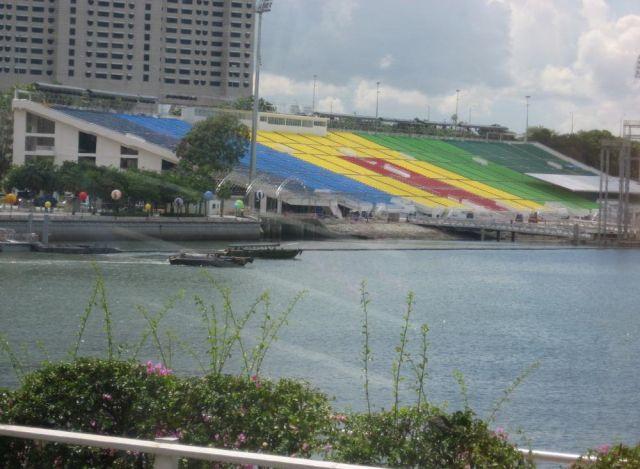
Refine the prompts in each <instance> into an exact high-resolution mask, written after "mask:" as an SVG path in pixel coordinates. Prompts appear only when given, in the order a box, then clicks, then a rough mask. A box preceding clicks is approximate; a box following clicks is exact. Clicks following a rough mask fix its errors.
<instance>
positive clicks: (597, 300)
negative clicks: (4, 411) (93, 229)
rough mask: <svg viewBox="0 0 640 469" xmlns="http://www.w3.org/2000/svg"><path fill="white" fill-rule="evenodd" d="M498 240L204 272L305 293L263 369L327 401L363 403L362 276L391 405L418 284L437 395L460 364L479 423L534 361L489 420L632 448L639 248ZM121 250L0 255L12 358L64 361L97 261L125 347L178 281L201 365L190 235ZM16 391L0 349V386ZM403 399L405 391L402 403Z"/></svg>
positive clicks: (536, 434) (452, 390)
mask: <svg viewBox="0 0 640 469" xmlns="http://www.w3.org/2000/svg"><path fill="white" fill-rule="evenodd" d="M496 244H497V243H496ZM496 244H492V243H484V244H480V243H468V242H466V243H465V242H453V243H442V242H441V243H435V242H431V243H428V242H413V243H406V242H405V243H399V242H386V243H365V242H349V243H347V242H345V243H307V244H306V245H305V246H306V247H310V248H316V249H317V248H320V249H326V248H363V247H364V248H370V247H379V248H386V249H389V248H396V247H400V246H406V247H411V248H418V247H427V248H433V249H431V250H424V251H418V250H406V251H391V250H382V251H311V250H310V251H307V252H305V253H304V254H303V256H302V257H301V259H300V260H296V261H265V260H262V261H260V260H256V261H255V262H254V264H252V265H249V266H248V267H246V268H244V269H214V270H209V271H208V272H209V273H210V274H211V275H212V276H213V277H215V278H216V279H217V280H219V281H220V282H223V283H224V284H226V285H228V286H230V287H231V288H232V290H233V298H234V304H235V306H236V308H237V310H242V308H243V307H244V308H246V307H248V305H250V304H251V302H252V300H254V299H255V298H256V297H257V296H259V295H260V294H261V293H262V292H263V291H265V290H266V291H269V292H270V295H271V299H272V303H273V306H274V312H277V311H279V310H281V309H283V308H285V307H286V305H287V303H288V302H289V301H290V300H291V299H292V298H293V297H294V296H295V295H296V294H297V293H298V292H301V291H306V296H305V297H304V298H303V299H302V300H301V302H300V303H299V304H298V305H297V306H296V308H295V310H294V312H293V314H292V316H291V317H290V321H289V324H288V325H287V326H286V327H285V328H284V329H283V331H282V333H281V338H280V340H279V341H278V342H276V343H275V345H274V347H273V349H272V350H271V352H270V353H269V355H268V356H267V359H266V362H265V369H264V374H266V375H269V376H272V377H278V376H292V377H297V378H302V379H305V380H308V381H310V382H311V383H312V384H313V385H315V386H316V387H318V388H319V389H321V390H323V391H324V392H326V393H327V394H329V395H331V396H333V397H334V398H335V405H336V406H337V407H339V408H351V409H363V408H364V406H365V401H364V393H363V387H362V372H361V369H362V361H361V343H362V335H361V326H362V323H361V319H362V312H361V309H360V307H359V299H360V292H359V289H360V283H361V282H362V281H363V280H365V281H366V282H367V289H368V291H369V292H370V297H371V300H372V302H371V304H370V307H369V309H370V323H371V324H370V328H371V334H370V339H371V348H372V351H373V362H372V365H371V367H372V372H371V389H372V391H371V393H372V400H373V402H374V405H375V406H376V407H382V406H389V404H390V403H391V402H392V392H391V383H392V381H391V371H390V370H391V362H392V360H393V356H394V347H395V346H396V345H397V343H398V338H399V336H400V330H401V326H402V316H403V313H404V309H405V307H404V304H405V298H406V296H407V293H408V292H409V291H412V292H414V293H415V298H416V306H415V311H414V312H413V320H412V324H413V328H412V330H411V331H410V337H411V340H412V342H410V347H415V346H417V345H418V344H417V328H418V325H419V324H421V323H425V322H426V323H428V325H429V327H430V332H429V342H430V347H429V380H428V394H429V397H430V400H431V401H433V402H434V403H438V404H442V405H447V406H448V407H449V408H450V409H455V408H459V407H460V406H461V405H462V398H461V393H460V391H459V388H458V385H457V383H456V380H455V379H454V377H453V371H454V370H459V371H461V372H462V373H463V375H464V377H465V381H466V383H467V385H468V388H469V401H470V403H471V405H472V407H473V408H474V409H475V410H476V411H477V413H478V415H479V416H481V417H486V416H488V415H489V414H490V412H491V409H492V407H493V405H494V403H495V402H496V401H497V400H498V399H499V398H500V397H501V395H502V393H503V391H504V390H505V389H506V388H507V387H508V386H509V384H510V383H511V382H512V381H513V380H514V379H515V378H516V377H517V376H518V375H519V374H520V373H521V372H522V371H523V370H524V369H526V368H527V367H529V366H530V365H532V364H533V363H535V362H539V363H540V366H539V368H538V369H537V370H536V371H534V372H533V373H532V374H531V375H530V376H528V377H527V378H526V380H525V381H524V382H523V383H522V384H521V385H520V386H519V387H518V388H517V389H516V390H515V391H514V392H513V394H512V395H511V400H510V402H509V403H507V404H506V405H504V406H503V407H502V409H501V411H500V412H499V413H498V415H497V420H496V422H495V425H496V426H498V425H500V426H503V427H505V428H507V430H509V431H510V432H511V433H512V434H515V433H516V432H517V431H522V432H524V435H525V436H526V438H528V439H529V440H530V441H531V444H532V446H533V447H534V448H539V449H547V450H557V451H582V450H585V449H586V448H589V447H593V446H595V445H598V444H602V443H608V442H617V441H623V442H628V443H636V442H638V441H639V440H640V405H639V400H638V398H639V397H640V373H639V371H638V368H639V367H638V365H639V357H640V315H639V314H638V313H639V312H640V308H639V304H640V302H639V299H640V294H639V293H638V281H639V280H640V251H632V250H594V249H551V250H528V249H518V250H512V249H504V248H512V247H514V246H513V245H510V244H506V243H505V244H503V245H502V248H503V249H486V248H487V247H491V248H496V247H497V246H496ZM124 247H126V248H129V249H135V250H137V252H128V253H122V254H113V255H107V256H84V257H83V256H80V257H75V256H64V255H42V254H31V253H28V254H6V253H5V254H0V319H1V322H0V330H1V331H2V333H3V334H5V335H6V337H7V338H8V339H9V340H10V342H11V343H12V344H13V346H14V349H16V350H17V353H18V355H20V356H22V357H23V359H24V360H25V361H27V362H28V363H30V365H31V366H34V365H35V364H36V363H37V362H38V361H39V360H42V359H44V358H47V357H48V358H50V359H56V358H61V357H64V356H65V353H66V352H67V350H68V349H69V346H70V345H71V344H72V343H73V342H74V337H75V334H76V331H77V328H78V324H79V317H80V316H81V314H82V312H83V310H84V308H85V305H86V304H87V300H88V298H89V295H90V293H91V290H92V282H93V278H94V271H93V268H94V267H93V262H92V261H95V263H96V264H97V266H98V267H99V269H100V270H101V271H102V273H103V274H104V278H105V282H106V287H107V294H108V297H109V302H110V305H111V309H112V312H113V322H114V328H115V331H116V338H117V340H118V341H121V342H124V341H126V342H129V343H133V342H135V341H136V339H137V338H138V337H139V336H140V334H141V333H142V331H143V330H144V327H145V323H144V320H143V319H142V317H141V315H140V314H139V312H138V311H137V310H136V306H137V305H144V306H146V307H148V308H150V309H151V310H152V311H155V310H158V309H159V308H160V307H161V305H162V304H163V302H164V301H165V300H166V299H167V298H168V297H169V296H171V295H172V294H174V293H176V292H178V291H180V290H184V291H185V297H184V299H183V300H180V301H178V303H177V304H176V307H175V308H174V309H173V310H172V311H171V312H170V313H168V315H167V316H166V318H165V320H164V322H163V323H162V324H163V327H166V328H170V329H171V330H172V331H173V332H174V333H175V335H176V336H177V337H179V338H180V340H182V341H183V342H184V343H185V344H188V345H189V347H190V348H192V349H193V350H194V351H195V352H196V354H198V356H201V357H203V359H204V360H205V361H206V358H205V357H204V349H205V335H204V333H203V326H202V323H201V322H200V315H199V313H198V312H197V310H196V308H195V306H194V303H193V296H194V295H195V294H198V295H202V296H204V297H207V295H210V293H211V289H210V287H209V286H208V280H207V279H206V278H205V276H204V275H203V273H202V270H201V269H193V268H187V267H172V266H170V265H169V264H168V263H167V261H166V257H167V252H166V251H175V250H178V249H180V248H183V247H185V245H183V246H175V245H169V244H166V243H161V242H158V243H132V244H128V245H124ZM186 247H189V248H202V247H209V248H211V247H215V246H214V245H206V244H190V245H186ZM516 247H518V246H516ZM520 247H522V246H520ZM460 248H464V249H460ZM81 350H82V351H83V353H86V354H100V353H103V352H104V350H105V339H104V335H103V333H102V325H101V322H100V317H99V313H96V314H95V315H94V316H92V318H91V319H90V320H89V324H88V329H87V333H86V335H85V341H84V343H83V344H82V349H81ZM146 359H157V354H156V353H155V350H154V349H153V348H152V347H151V346H147V347H145V348H144V349H143V350H142V353H141V355H140V360H146ZM234 363H236V362H234ZM232 364H233V363H232ZM172 366H173V368H174V369H175V370H176V372H179V373H184V374H189V373H198V367H197V365H196V360H195V359H194V358H193V357H192V356H190V355H189V354H188V353H186V352H184V351H183V350H182V348H181V347H178V346H174V356H173V363H172ZM230 371H232V369H230ZM405 384H406V387H409V383H408V382H406V383H405ZM16 385H17V380H16V378H15V376H14V375H13V373H12V371H11V367H10V365H9V363H8V360H7V359H6V357H4V356H2V357H1V358H0V386H9V387H12V386H16ZM410 398H411V397H410V393H409V392H407V393H406V394H405V399H407V400H410Z"/></svg>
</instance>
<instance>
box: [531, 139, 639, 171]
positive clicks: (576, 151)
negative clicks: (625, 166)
mask: <svg viewBox="0 0 640 469" xmlns="http://www.w3.org/2000/svg"><path fill="white" fill-rule="evenodd" d="M528 137H529V140H530V141H534V142H539V143H542V144H543V145H546V146H548V147H550V148H553V149H554V150H556V151H559V152H560V153H563V154H565V155H567V156H569V157H571V158H573V159H575V160H578V161H580V162H582V163H584V164H586V165H589V166H591V167H592V168H596V169H599V168H600V148H601V145H602V141H603V140H612V139H617V137H615V136H614V135H613V134H612V133H611V132H609V131H608V130H597V129H595V130H582V131H580V132H576V133H573V134H558V133H557V132H555V131H553V130H551V129H547V128H545V127H531V128H529V132H528ZM632 151H633V156H640V148H639V146H638V145H637V144H634V146H633V150H632ZM611 163H612V164H611V171H610V173H611V174H613V175H614V176H615V175H617V174H618V161H617V158H612V160H611Z"/></svg>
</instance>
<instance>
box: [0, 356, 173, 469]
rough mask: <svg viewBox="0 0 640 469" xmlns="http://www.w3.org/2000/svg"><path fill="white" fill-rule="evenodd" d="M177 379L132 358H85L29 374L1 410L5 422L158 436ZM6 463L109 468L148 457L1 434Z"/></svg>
mask: <svg viewBox="0 0 640 469" xmlns="http://www.w3.org/2000/svg"><path fill="white" fill-rule="evenodd" d="M175 385H176V379H175V378H174V377H172V376H159V375H157V374H155V373H152V374H148V373H147V371H146V369H145V367H144V366H142V365H139V364H135V363H131V362H114V361H105V360H97V359H80V360H78V361H76V362H74V363H63V364H52V365H46V366H44V367H43V368H42V369H40V370H38V371H36V372H34V373H32V374H30V375H28V376H27V377H26V379H25V381H24V383H23V385H22V387H21V388H20V389H18V390H17V391H16V392H14V393H12V395H11V396H10V398H9V399H8V405H7V406H6V407H5V408H4V409H2V417H1V419H2V421H3V422H4V423H12V424H16V425H27V426H35V427H44V428H56V429H59V430H68V431H79V432H86V433H99V434H103V435H118V436H125V437H139V438H144V439H153V438H154V437H155V433H156V429H157V426H158V423H159V421H162V416H163V412H164V410H165V409H166V404H165V401H166V399H168V398H170V397H171V395H172V390H173V389H174V388H175ZM0 454H1V455H2V458H4V460H2V459H0V465H1V466H3V467H22V466H21V465H22V464H25V465H26V466H27V467H54V466H55V465H56V461H64V467H109V466H110V465H112V464H114V462H116V461H120V462H121V463H122V462H124V461H128V464H127V466H129V465H131V466H132V465H133V463H134V461H135V460H137V461H138V462H142V460H143V459H142V458H143V456H138V457H135V456H131V455H123V454H117V453H112V452H111V451H105V450H95V449H88V448H79V447H70V446H66V445H58V444H47V445H39V444H34V443H31V442H27V441H20V440H10V439H1V440H0Z"/></svg>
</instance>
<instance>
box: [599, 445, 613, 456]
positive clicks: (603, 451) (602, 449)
mask: <svg viewBox="0 0 640 469" xmlns="http://www.w3.org/2000/svg"><path fill="white" fill-rule="evenodd" d="M609 450H611V445H606V444H605V445H599V446H596V451H597V452H598V453H600V454H607V453H608V452H609Z"/></svg>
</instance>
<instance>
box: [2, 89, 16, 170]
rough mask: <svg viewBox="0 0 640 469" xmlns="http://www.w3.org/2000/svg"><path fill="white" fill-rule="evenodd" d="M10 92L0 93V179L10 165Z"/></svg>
mask: <svg viewBox="0 0 640 469" xmlns="http://www.w3.org/2000/svg"><path fill="white" fill-rule="evenodd" d="M12 97H13V93H12V91H7V92H5V93H0V179H2V176H3V175H4V174H5V173H6V172H7V170H8V169H9V166H10V165H11V154H12V150H13V113H12V112H11V99H12Z"/></svg>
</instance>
